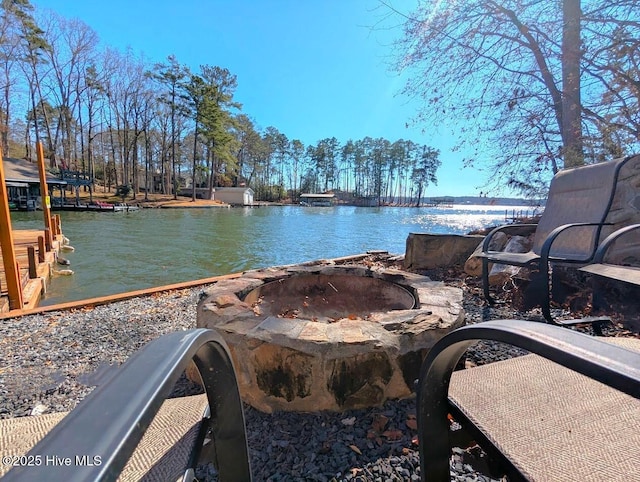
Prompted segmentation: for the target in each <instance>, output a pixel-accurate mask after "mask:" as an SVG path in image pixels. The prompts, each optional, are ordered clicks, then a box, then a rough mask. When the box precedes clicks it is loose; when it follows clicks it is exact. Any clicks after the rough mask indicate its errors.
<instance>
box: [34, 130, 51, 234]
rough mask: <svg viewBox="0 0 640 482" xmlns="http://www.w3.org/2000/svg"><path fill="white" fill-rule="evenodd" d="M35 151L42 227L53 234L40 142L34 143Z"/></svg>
mask: <svg viewBox="0 0 640 482" xmlns="http://www.w3.org/2000/svg"><path fill="white" fill-rule="evenodd" d="M36 151H37V153H38V173H39V174H40V198H41V199H42V201H41V204H42V211H43V212H44V227H45V228H48V229H49V231H50V232H51V234H55V233H53V232H52V231H53V230H52V226H51V198H50V197H49V187H48V186H47V175H46V172H45V168H44V151H43V149H42V142H38V143H37V144H36Z"/></svg>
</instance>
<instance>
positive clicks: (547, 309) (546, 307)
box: [479, 156, 633, 323]
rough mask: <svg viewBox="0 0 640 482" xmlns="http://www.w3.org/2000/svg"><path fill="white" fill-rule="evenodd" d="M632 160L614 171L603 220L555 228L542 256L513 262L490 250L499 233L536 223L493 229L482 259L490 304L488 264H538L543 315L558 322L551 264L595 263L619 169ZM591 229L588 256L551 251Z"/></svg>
mask: <svg viewBox="0 0 640 482" xmlns="http://www.w3.org/2000/svg"><path fill="white" fill-rule="evenodd" d="M632 157H633V156H629V157H626V158H624V160H622V162H619V164H618V165H617V166H616V168H615V170H614V172H613V176H612V178H613V185H612V186H611V189H610V193H611V194H610V196H609V199H608V201H607V206H606V209H605V210H604V215H603V217H602V218H601V219H600V220H599V221H598V222H593V223H564V224H562V225H560V226H558V227H556V228H555V229H553V230H552V231H551V232H550V233H549V235H548V236H547V238H546V239H545V241H544V243H543V244H542V246H541V247H540V253H539V254H538V253H535V252H533V251H530V252H529V253H524V254H523V255H522V256H521V260H520V261H518V260H514V259H509V257H508V255H505V253H503V252H501V251H489V246H490V244H491V240H492V238H493V236H494V235H495V234H496V233H498V232H501V231H505V230H509V229H514V228H522V227H529V228H531V229H532V230H533V229H536V228H537V225H536V224H513V225H505V226H499V227H497V228H495V229H493V230H492V231H491V232H490V233H489V234H487V236H486V237H485V239H484V241H483V243H482V253H481V254H480V255H479V256H480V258H481V259H482V288H483V292H484V297H485V299H486V300H487V302H488V303H489V304H495V302H496V301H495V300H494V299H493V297H492V296H491V293H490V290H489V263H490V262H494V263H499V264H508V265H512V266H522V267H535V266H536V265H537V267H538V270H539V272H540V275H541V277H542V279H543V280H544V282H543V283H542V284H543V287H542V290H543V293H542V296H541V302H540V306H541V309H542V315H543V316H544V318H545V320H546V321H547V322H549V323H555V322H554V319H553V316H552V315H551V286H550V285H551V278H550V272H551V271H550V269H551V265H552V264H555V263H557V264H560V265H577V266H584V265H586V264H589V263H591V262H592V260H593V258H594V256H595V253H596V250H597V249H598V241H599V239H600V236H601V232H602V228H603V227H604V226H610V225H611V223H607V222H606V218H607V215H608V212H609V209H610V208H611V205H612V203H613V198H614V196H615V187H616V182H617V179H618V174H619V173H620V169H622V166H623V165H624V164H625V163H626V161H628V160H630V159H631V158H632ZM549 199H551V193H550V198H549ZM547 208H549V206H547V207H546V208H545V211H546V210H547ZM549 209H551V208H549ZM544 215H545V214H544V212H543V214H542V216H544ZM588 226H593V227H594V228H595V232H594V235H593V239H594V243H593V245H592V246H591V250H590V252H588V253H585V256H584V257H575V258H568V257H558V256H554V255H553V254H552V249H553V247H554V246H553V243H554V242H555V241H556V240H557V239H558V237H559V236H560V235H562V234H565V233H567V232H569V231H570V230H572V229H575V228H580V227H588Z"/></svg>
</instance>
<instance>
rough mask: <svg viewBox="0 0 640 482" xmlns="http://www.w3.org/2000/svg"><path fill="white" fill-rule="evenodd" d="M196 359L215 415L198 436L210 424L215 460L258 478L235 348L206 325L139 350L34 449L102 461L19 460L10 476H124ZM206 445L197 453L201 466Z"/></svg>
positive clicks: (227, 470)
mask: <svg viewBox="0 0 640 482" xmlns="http://www.w3.org/2000/svg"><path fill="white" fill-rule="evenodd" d="M191 360H193V361H194V362H195V364H196V367H197V368H198V371H199V372H200V376H201V378H202V381H203V383H204V388H205V391H206V395H207V399H208V403H209V410H208V412H209V421H208V423H207V421H206V420H203V422H202V423H201V426H200V435H199V437H198V440H199V441H200V442H201V441H202V440H204V435H205V433H206V431H207V430H208V429H209V428H210V429H211V433H212V434H213V439H214V443H215V456H214V458H215V460H213V461H212V462H214V464H215V466H216V468H217V470H218V474H219V476H220V480H225V481H226V480H228V481H247V480H251V469H250V465H249V456H248V448H247V439H246V432H245V423H244V413H243V409H242V402H241V399H240V394H239V392H238V386H237V381H236V376H235V372H234V368H233V364H232V361H231V357H230V355H229V349H228V348H227V345H226V343H225V342H224V340H223V339H222V337H221V336H220V335H219V334H218V333H216V332H214V331H212V330H205V329H194V330H189V331H183V332H176V333H171V334H168V335H164V336H162V337H160V338H158V339H156V340H154V341H152V342H151V343H149V344H148V345H146V346H145V347H144V348H143V349H142V350H140V351H138V352H136V353H135V354H134V355H133V356H132V357H131V358H130V359H129V360H127V362H126V363H125V364H123V365H122V366H121V367H120V368H119V369H118V372H117V374H115V375H114V376H113V378H111V379H110V380H108V381H107V382H106V383H105V384H104V385H101V386H98V387H96V388H95V389H94V391H93V392H91V393H90V394H89V396H87V398H86V399H85V400H83V401H82V402H81V403H80V404H79V405H78V406H77V407H76V408H75V409H74V410H72V411H71V412H70V413H69V415H67V416H66V417H65V418H64V419H63V420H61V421H60V423H58V424H57V425H56V426H55V427H54V428H53V429H52V430H51V432H49V433H48V434H47V435H46V436H45V438H43V439H42V440H41V441H40V442H39V443H38V444H36V446H35V447H34V448H33V449H32V450H31V451H29V453H28V454H27V459H28V458H29V456H32V458H33V457H35V456H38V457H39V458H37V459H36V458H34V460H44V458H45V457H47V456H56V457H58V458H60V459H62V458H66V457H70V458H71V460H75V457H76V456H77V455H78V454H90V455H91V456H100V457H101V463H100V464H99V465H95V466H76V465H74V464H71V465H70V466H65V465H58V466H55V467H52V466H50V465H47V464H44V463H41V464H40V465H38V466H32V467H16V468H14V469H12V470H10V471H9V472H8V473H7V474H6V475H5V477H4V479H3V480H7V481H13V480H16V481H17V480H52V481H97V480H100V481H106V480H116V479H117V478H118V475H119V474H120V472H121V471H122V469H123V467H124V466H125V465H126V463H127V461H128V460H129V457H130V456H131V455H132V453H133V451H134V450H135V448H136V446H137V445H138V443H139V442H140V439H141V438H142V436H143V435H144V432H145V431H146V429H147V428H148V427H149V425H150V423H151V422H152V420H153V418H154V416H155V415H156V413H157V412H158V410H159V409H160V407H161V405H162V403H163V402H164V400H165V399H166V397H167V396H168V395H169V394H170V393H171V390H172V389H173V387H174V385H175V383H176V381H177V380H178V378H179V377H180V375H181V374H182V373H183V371H184V369H185V368H186V366H187V364H188V363H189V362H190V361H191ZM198 455H199V447H197V446H196V447H195V448H194V452H192V455H191V462H192V468H191V469H189V470H193V469H194V468H195V464H196V463H197V459H198Z"/></svg>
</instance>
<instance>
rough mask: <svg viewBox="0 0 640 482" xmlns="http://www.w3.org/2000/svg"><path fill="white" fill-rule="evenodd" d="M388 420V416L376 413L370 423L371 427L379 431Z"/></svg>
mask: <svg viewBox="0 0 640 482" xmlns="http://www.w3.org/2000/svg"><path fill="white" fill-rule="evenodd" d="M388 422H389V417H386V416H384V415H382V414H381V413H377V414H376V415H375V416H374V417H373V422H372V423H371V428H372V429H373V430H375V431H376V432H378V433H381V432H382V431H383V430H384V428H385V427H386V426H387V423H388Z"/></svg>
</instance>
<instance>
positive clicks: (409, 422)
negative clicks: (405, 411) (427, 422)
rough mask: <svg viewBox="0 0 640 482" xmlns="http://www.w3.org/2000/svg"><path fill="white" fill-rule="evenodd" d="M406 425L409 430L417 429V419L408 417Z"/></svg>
mask: <svg viewBox="0 0 640 482" xmlns="http://www.w3.org/2000/svg"><path fill="white" fill-rule="evenodd" d="M406 423H407V427H409V428H410V429H411V430H418V421H417V420H416V419H415V418H409V419H407V422H406Z"/></svg>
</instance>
